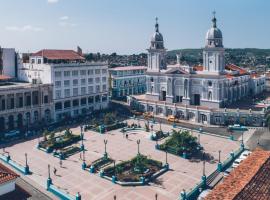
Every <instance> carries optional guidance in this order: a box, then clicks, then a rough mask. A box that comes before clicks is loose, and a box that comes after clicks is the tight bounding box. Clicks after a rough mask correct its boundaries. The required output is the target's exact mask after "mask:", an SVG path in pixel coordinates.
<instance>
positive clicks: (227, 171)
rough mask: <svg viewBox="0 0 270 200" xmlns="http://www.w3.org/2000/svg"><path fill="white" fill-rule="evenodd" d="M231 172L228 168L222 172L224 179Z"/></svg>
mask: <svg viewBox="0 0 270 200" xmlns="http://www.w3.org/2000/svg"><path fill="white" fill-rule="evenodd" d="M232 170H233V168H231V167H230V168H228V169H226V170H225V171H224V173H223V176H224V177H226V176H229V174H230V173H231V171H232Z"/></svg>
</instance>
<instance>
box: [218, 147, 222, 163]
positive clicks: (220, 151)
mask: <svg viewBox="0 0 270 200" xmlns="http://www.w3.org/2000/svg"><path fill="white" fill-rule="evenodd" d="M220 153H221V150H219V151H218V163H220Z"/></svg>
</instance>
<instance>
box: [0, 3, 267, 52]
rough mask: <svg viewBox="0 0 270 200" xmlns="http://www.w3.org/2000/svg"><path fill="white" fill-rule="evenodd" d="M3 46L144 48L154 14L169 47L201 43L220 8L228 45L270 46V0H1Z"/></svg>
mask: <svg viewBox="0 0 270 200" xmlns="http://www.w3.org/2000/svg"><path fill="white" fill-rule="evenodd" d="M0 5H1V6H0V46H2V47H6V48H16V50H17V51H19V52H35V51H38V50H40V49H74V50H75V49H76V47H77V46H80V47H81V48H82V49H83V51H84V52H100V53H113V52H116V53H117V54H136V53H142V52H146V49H147V48H148V47H149V45H150V38H151V35H152V34H153V33H154V24H155V17H158V19H159V30H160V32H161V33H162V34H163V38H164V43H165V47H166V48H167V49H168V50H173V49H183V48H202V47H203V46H204V43H205V34H206V31H207V30H208V29H209V28H210V27H211V18H212V12H213V11H216V18H217V26H218V28H220V29H221V31H222V33H223V40H224V42H223V43H224V46H225V47H227V48H270V12H269V10H270V1H269V0H0Z"/></svg>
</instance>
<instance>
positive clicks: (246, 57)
mask: <svg viewBox="0 0 270 200" xmlns="http://www.w3.org/2000/svg"><path fill="white" fill-rule="evenodd" d="M202 51H203V50H202V49H177V50H171V51H168V62H175V60H176V54H179V53H181V55H182V58H181V60H182V61H183V62H186V63H188V64H192V65H196V64H202V62H203V60H202ZM225 62H226V63H233V64H236V65H238V66H241V67H249V68H251V69H252V68H253V69H254V68H255V67H257V66H259V65H265V66H266V68H270V49H256V48H246V49H229V48H228V49H225Z"/></svg>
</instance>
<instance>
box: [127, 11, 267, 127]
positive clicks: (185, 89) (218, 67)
mask: <svg viewBox="0 0 270 200" xmlns="http://www.w3.org/2000/svg"><path fill="white" fill-rule="evenodd" d="M147 50H148V66H147V72H146V86H147V92H146V94H145V95H140V96H133V97H130V98H129V103H130V104H132V105H134V104H136V105H137V107H138V106H139V107H140V110H143V111H148V112H153V113H154V114H155V115H159V114H162V115H165V116H168V115H175V116H178V117H180V118H184V119H190V118H194V120H195V121H197V122H206V123H210V121H211V120H213V119H212V118H213V109H214V110H215V111H216V110H220V108H224V109H225V110H226V106H228V105H230V104H232V103H233V102H236V101H238V100H240V99H243V98H245V97H247V96H255V95H257V94H259V93H261V92H263V91H264V88H265V77H264V76H259V75H257V74H251V73H249V72H248V71H247V70H245V69H243V68H240V67H238V66H236V65H233V64H227V65H225V48H224V47H223V36H222V32H221V30H220V29H219V28H217V20H216V17H215V16H213V19H212V27H211V28H210V29H209V30H208V31H207V33H206V38H205V47H204V49H203V65H198V66H188V65H182V64H181V62H180V59H179V58H178V59H177V60H178V62H177V64H175V65H167V64H166V52H167V50H166V49H165V47H164V40H163V36H162V34H161V33H160V32H159V24H158V22H156V24H155V32H154V34H153V36H152V37H151V43H150V48H149V49H147ZM188 109H190V111H188ZM216 121H222V119H217V120H216ZM220 123H221V122H220ZM221 124H222V123H221Z"/></svg>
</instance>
